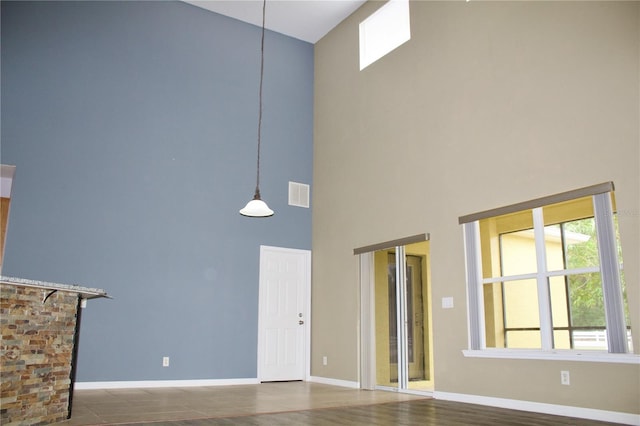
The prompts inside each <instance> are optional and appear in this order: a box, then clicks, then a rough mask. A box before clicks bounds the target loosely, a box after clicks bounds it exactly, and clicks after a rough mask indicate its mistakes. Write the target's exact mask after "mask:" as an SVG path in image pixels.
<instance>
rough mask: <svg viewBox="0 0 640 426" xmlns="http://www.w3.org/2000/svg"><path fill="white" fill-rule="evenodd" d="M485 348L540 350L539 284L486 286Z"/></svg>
mask: <svg viewBox="0 0 640 426" xmlns="http://www.w3.org/2000/svg"><path fill="white" fill-rule="evenodd" d="M484 301H485V304H484V310H485V326H486V329H485V334H486V346H487V347H493V348H540V316H539V313H538V292H537V288H536V281H535V280H533V279H531V280H516V281H507V282H504V283H497V284H485V285H484Z"/></svg>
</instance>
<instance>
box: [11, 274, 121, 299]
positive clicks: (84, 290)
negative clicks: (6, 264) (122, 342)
mask: <svg viewBox="0 0 640 426" xmlns="http://www.w3.org/2000/svg"><path fill="white" fill-rule="evenodd" d="M0 284H8V285H16V286H24V287H35V288H41V289H43V290H58V291H71V292H75V293H79V294H80V295H82V297H83V298H84V299H95V298H97V297H106V298H108V299H111V296H109V295H108V294H107V292H106V291H104V290H102V289H100V288H89V287H83V286H79V285H75V284H58V283H50V282H47V281H36V280H28V279H26V278H15V277H6V276H4V275H0Z"/></svg>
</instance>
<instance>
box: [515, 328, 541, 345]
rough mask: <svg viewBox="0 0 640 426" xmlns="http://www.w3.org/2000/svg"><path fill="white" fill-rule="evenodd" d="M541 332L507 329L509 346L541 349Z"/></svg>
mask: <svg viewBox="0 0 640 426" xmlns="http://www.w3.org/2000/svg"><path fill="white" fill-rule="evenodd" d="M540 340H541V338H540V332H539V331H535V330H530V331H520V330H516V331H507V342H508V346H507V347H508V348H515V349H540V347H541V344H540Z"/></svg>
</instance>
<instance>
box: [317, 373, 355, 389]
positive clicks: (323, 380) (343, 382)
mask: <svg viewBox="0 0 640 426" xmlns="http://www.w3.org/2000/svg"><path fill="white" fill-rule="evenodd" d="M309 382H313V383H322V384H324V385H333V386H342V387H343V388H351V389H360V383H359V382H352V381H349V380H340V379H330V378H329V377H320V376H309Z"/></svg>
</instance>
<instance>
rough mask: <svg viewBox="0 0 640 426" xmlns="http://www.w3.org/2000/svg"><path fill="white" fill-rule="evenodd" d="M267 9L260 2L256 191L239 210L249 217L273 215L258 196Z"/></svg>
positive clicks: (264, 2) (264, 3)
mask: <svg viewBox="0 0 640 426" xmlns="http://www.w3.org/2000/svg"><path fill="white" fill-rule="evenodd" d="M266 9H267V0H263V3H262V42H261V44H260V94H259V108H258V162H257V168H256V192H255V194H254V195H253V200H251V201H249V202H248V203H247V205H246V206H245V207H244V208H243V209H242V210H240V214H241V215H243V216H249V217H268V216H273V210H271V209H270V208H269V206H267V203H265V202H264V201H262V199H261V198H260V136H261V130H262V77H263V75H264V22H265V15H266V13H265V12H266Z"/></svg>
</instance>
